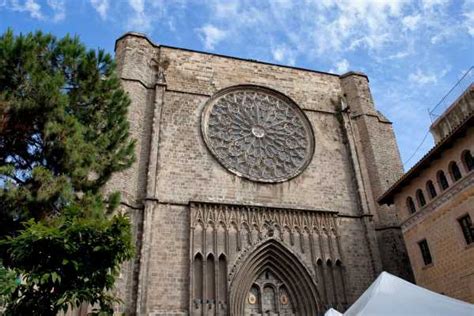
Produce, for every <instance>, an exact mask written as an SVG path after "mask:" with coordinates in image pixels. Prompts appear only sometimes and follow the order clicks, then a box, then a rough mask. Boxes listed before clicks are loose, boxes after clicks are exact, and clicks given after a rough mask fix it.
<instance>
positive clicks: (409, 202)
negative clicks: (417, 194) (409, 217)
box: [407, 197, 416, 214]
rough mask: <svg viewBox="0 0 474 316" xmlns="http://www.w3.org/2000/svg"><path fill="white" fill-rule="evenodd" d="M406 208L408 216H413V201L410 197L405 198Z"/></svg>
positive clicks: (414, 210) (414, 209) (414, 208)
mask: <svg viewBox="0 0 474 316" xmlns="http://www.w3.org/2000/svg"><path fill="white" fill-rule="evenodd" d="M407 208H408V211H409V212H410V214H413V213H415V212H416V207H415V203H413V199H412V198H411V197H408V198H407Z"/></svg>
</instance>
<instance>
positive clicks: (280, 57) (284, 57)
mask: <svg viewBox="0 0 474 316" xmlns="http://www.w3.org/2000/svg"><path fill="white" fill-rule="evenodd" d="M271 53H272V57H273V59H274V60H275V61H276V62H278V63H286V64H288V65H291V66H294V65H295V63H296V59H295V54H296V53H295V51H294V50H292V49H291V48H289V47H288V46H286V45H279V46H277V47H274V48H272V49H271Z"/></svg>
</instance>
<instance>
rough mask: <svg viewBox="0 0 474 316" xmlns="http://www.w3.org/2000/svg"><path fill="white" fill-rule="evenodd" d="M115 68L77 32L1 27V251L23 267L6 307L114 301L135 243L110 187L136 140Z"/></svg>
mask: <svg viewBox="0 0 474 316" xmlns="http://www.w3.org/2000/svg"><path fill="white" fill-rule="evenodd" d="M114 67H115V66H114V62H113V59H112V57H111V56H110V55H109V54H106V53H104V52H103V51H101V50H99V51H94V50H87V49H86V48H85V46H84V45H83V44H81V42H80V41H79V39H78V38H77V37H70V36H66V37H64V38H62V39H57V38H56V37H54V36H53V35H51V34H43V33H41V32H37V33H34V34H33V33H30V34H27V35H19V36H15V35H14V34H13V32H12V31H11V30H8V31H7V32H6V33H5V34H3V35H1V36H0V260H1V261H3V265H4V266H5V267H6V268H8V269H9V271H14V272H15V273H16V274H17V275H19V276H21V284H18V285H16V287H14V289H13V291H11V295H9V298H8V302H7V312H6V313H7V314H12V315H55V314H56V313H57V312H58V311H59V310H65V309H67V308H68V306H78V305H79V304H80V303H81V302H89V303H91V304H96V306H100V308H101V310H102V311H105V312H110V311H111V306H112V304H113V303H114V302H115V298H114V296H113V295H111V291H110V290H111V289H112V286H113V283H114V280H115V277H116V275H117V273H118V268H119V265H120V263H121V262H123V261H124V260H128V259H130V258H131V256H132V253H133V248H132V242H131V232H130V223H129V220H128V218H127V217H126V216H124V215H121V214H115V213H116V212H114V210H115V209H116V207H117V206H118V201H119V196H118V194H117V193H113V194H110V195H107V196H105V195H104V194H103V193H102V192H103V191H104V190H103V187H104V184H105V183H106V182H107V180H109V179H110V177H111V175H112V174H113V173H114V172H117V171H121V170H124V169H126V168H128V167H129V166H130V165H131V163H132V162H133V160H134V154H133V153H134V142H133V141H131V140H130V139H129V126H128V122H127V118H126V113H127V108H128V105H129V103H130V101H129V99H128V97H127V95H126V94H125V92H124V91H123V90H122V89H121V88H120V82H119V80H118V78H117V77H116V75H115V72H114V70H115V68H114Z"/></svg>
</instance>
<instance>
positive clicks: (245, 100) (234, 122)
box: [201, 86, 314, 182]
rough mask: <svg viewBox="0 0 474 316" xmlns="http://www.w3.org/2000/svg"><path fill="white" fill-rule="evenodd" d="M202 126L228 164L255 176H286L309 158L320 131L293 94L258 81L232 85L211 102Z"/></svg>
mask: <svg viewBox="0 0 474 316" xmlns="http://www.w3.org/2000/svg"><path fill="white" fill-rule="evenodd" d="M201 124H202V132H203V136H204V140H205V142H206V144H207V146H208V148H209V150H210V151H211V152H212V153H213V154H214V156H215V157H216V158H217V160H218V161H219V162H220V163H221V164H222V165H224V166H225V167H226V168H227V169H228V170H230V171H231V172H233V173H235V174H237V175H238V176H241V177H245V178H247V179H250V180H254V181H261V182H281V181H285V180H288V179H290V178H293V177H295V176H296V175H298V174H299V173H300V172H302V171H303V170H304V169H305V168H306V166H307V165H308V164H309V162H310V160H311V157H312V156H313V151H314V135H313V132H312V129H311V126H310V123H309V121H308V119H307V118H306V116H305V115H304V113H303V111H301V109H300V108H299V107H298V106H297V105H296V104H295V103H294V102H292V101H291V100H290V99H289V98H287V97H285V96H283V95H280V94H278V93H276V92H273V91H272V90H269V89H264V88H260V87H255V86H238V87H233V88H229V89H226V90H224V91H222V92H220V93H218V94H217V95H216V96H214V97H213V98H211V100H210V101H209V102H208V103H207V104H206V107H205V109H204V112H203V115H202V123H201Z"/></svg>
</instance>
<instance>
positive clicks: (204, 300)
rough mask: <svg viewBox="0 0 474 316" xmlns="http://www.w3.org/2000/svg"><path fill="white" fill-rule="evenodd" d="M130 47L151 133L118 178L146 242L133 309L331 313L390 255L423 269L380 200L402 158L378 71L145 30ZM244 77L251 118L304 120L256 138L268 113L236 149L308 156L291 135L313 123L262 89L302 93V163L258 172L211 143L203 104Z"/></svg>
mask: <svg viewBox="0 0 474 316" xmlns="http://www.w3.org/2000/svg"><path fill="white" fill-rule="evenodd" d="M116 58H117V63H118V72H119V76H120V78H121V80H122V84H123V87H124V89H125V90H126V91H127V92H128V93H129V95H130V98H131V99H132V104H131V107H130V109H129V119H130V122H131V133H132V137H134V138H135V139H137V144H138V146H137V152H136V155H137V161H136V163H135V164H134V165H133V167H132V168H131V169H129V170H127V171H125V172H123V173H122V174H119V175H116V176H114V178H113V179H112V180H111V181H110V183H109V186H108V189H109V190H119V191H120V192H122V196H123V208H124V209H125V210H126V211H128V212H130V213H131V214H134V215H133V218H134V220H135V222H134V224H135V225H136V227H137V228H136V229H135V233H136V235H135V237H136V240H137V246H138V250H139V251H138V253H139V255H138V258H137V260H136V261H134V262H131V263H129V264H127V265H125V266H124V269H123V273H122V279H121V281H120V283H119V284H118V285H117V287H118V291H119V292H120V293H122V294H121V295H122V297H123V299H124V304H123V305H122V306H119V307H118V310H119V311H123V312H126V313H127V314H138V315H229V314H230V315H241V314H242V313H250V312H252V313H257V314H258V313H260V314H263V313H266V312H271V313H278V312H282V313H283V312H285V313H286V314H289V315H310V314H314V315H321V314H323V313H324V311H325V310H326V309H328V308H329V307H332V306H333V307H335V308H337V309H339V310H343V309H344V308H345V307H346V306H348V304H351V303H352V302H353V301H354V300H356V299H357V298H358V296H359V295H360V294H361V293H362V292H363V291H364V290H365V289H366V288H367V286H368V285H369V284H370V283H371V282H372V281H373V280H374V279H375V278H376V276H377V275H378V273H379V272H381V271H382V269H385V270H388V271H389V272H392V273H395V274H398V275H402V276H405V277H409V276H410V272H409V268H408V266H406V262H405V261H403V258H405V257H406V253H405V249H404V246H403V243H402V241H401V239H400V238H399V227H398V223H397V221H396V217H394V216H393V212H392V210H391V209H389V208H385V209H384V208H381V207H377V206H376V203H375V199H376V198H377V197H378V195H379V194H381V193H382V192H383V191H384V190H385V189H386V188H388V186H390V185H391V183H392V182H393V181H395V180H396V179H397V178H398V177H399V176H400V174H401V172H402V171H401V163H400V158H399V154H398V151H397V147H396V143H395V138H394V135H393V131H392V128H391V124H390V122H389V121H388V120H387V119H386V118H385V117H383V116H382V115H381V114H380V113H379V112H378V111H376V109H375V107H374V104H373V102H372V97H371V95H370V90H369V86H368V79H367V77H366V76H365V75H364V74H360V73H348V74H346V75H345V76H341V77H340V76H338V75H334V74H328V73H323V72H317V71H312V70H307V69H299V68H293V67H285V66H280V65H273V64H268V63H261V62H256V61H250V60H243V59H239V58H232V57H227V56H220V55H215V54H208V53H203V52H195V51H190V50H185V49H180V48H173V47H168V46H160V45H156V44H154V43H152V42H151V41H150V40H148V39H147V38H146V37H145V36H143V35H141V34H135V33H128V34H125V35H124V36H123V37H121V38H119V39H118V40H117V43H116ZM226 89H230V90H226ZM235 89H237V90H238V91H241V92H239V93H240V94H239V95H243V96H246V97H247V96H248V97H249V98H253V99H251V100H253V101H245V102H244V101H239V100H240V99H239V97H235V96H232V95H228V96H229V98H228V100H231V101H229V102H230V103H229V104H230V105H228V109H229V111H231V112H232V113H234V112H235V113H236V116H237V117H239V119H240V118H241V119H246V120H248V121H247V123H246V124H248V125H249V126H250V127H252V126H253V125H251V124H254V125H255V124H257V123H256V122H257V120H261V119H267V120H269V117H270V116H271V115H275V117H272V120H277V119H276V118H277V117H278V115H282V119H284V120H286V121H287V122H293V123H295V124H296V125H295V126H297V127H293V128H292V129H291V128H286V127H285V128H281V129H278V130H276V131H277V132H275V133H277V134H278V136H275V137H276V138H275V139H276V143H275V144H270V143H266V142H265V139H262V140H255V139H252V138H248V137H254V138H258V139H260V138H264V137H265V135H267V134H268V133H267V134H266V131H265V130H264V128H273V127H272V126H273V125H272V126H270V125H268V124H267V125H265V124H260V125H258V126H257V127H258V128H263V130H260V129H259V130H258V133H257V134H255V133H253V136H252V135H251V134H249V135H246V134H245V131H244V132H242V131H241V132H242V133H243V135H242V137H244V138H245V137H247V138H245V139H246V141H247V143H246V144H247V145H245V146H249V147H242V146H244V145H239V144H240V143H239V142H238V140H237V139H232V140H230V143H229V144H228V145H222V146H241V147H239V150H238V151H234V150H233V149H232V150H231V149H229V148H227V147H225V149H226V150H225V151H223V152H228V153H230V154H229V155H231V156H232V155H233V153H236V155H237V153H239V154H242V152H244V156H241V159H245V161H247V166H248V164H249V163H248V162H249V161H252V159H254V158H256V159H260V157H263V155H262V154H259V152H258V150H268V151H269V152H271V150H274V149H275V148H276V149H277V150H278V151H279V155H281V156H279V157H281V159H282V160H281V161H280V162H279V163H280V164H281V163H282V161H286V163H290V160H285V159H291V158H287V156H286V154H288V157H294V159H296V158H297V155H293V154H294V153H292V152H291V148H293V147H291V146H293V144H292V143H291V142H292V141H294V139H297V141H298V142H300V143H299V146H302V147H301V148H302V149H303V148H305V147H304V146H306V143H305V141H304V140H303V138H302V137H300V138H294V137H293V138H292V133H299V127H298V126H299V125H298V124H299V123H296V121H292V120H294V119H296V118H294V117H293V114H291V113H289V112H285V111H283V112H281V111H280V112H278V111H276V107H277V106H278V105H277V104H276V103H275V104H273V105H268V104H266V105H265V106H263V105H262V106H260V107H259V103H258V102H276V101H271V100H274V99H275V98H276V99H278V98H280V99H281V100H289V101H288V102H290V103H291V104H294V105H295V106H296V107H297V109H298V111H302V113H303V114H302V115H303V116H304V119H305V120H307V122H308V131H309V133H310V134H308V135H311V137H313V139H312V141H314V151H313V152H312V154H311V157H310V159H309V161H308V163H307V164H301V165H302V166H303V165H304V168H303V169H302V170H301V172H300V173H298V174H297V175H296V176H295V177H293V178H291V179H286V180H285V179H283V180H282V181H281V182H272V181H271V180H269V181H268V182H260V181H252V180H248V179H247V178H245V177H241V176H239V175H238V173H236V172H231V171H229V170H228V169H227V168H226V167H224V165H225V164H222V163H221V162H219V161H218V159H216V156H215V155H214V154H213V153H212V152H211V151H210V149H209V148H208V146H207V144H206V142H205V141H204V138H203V128H202V124H203V123H202V115H203V114H202V113H203V111H204V109H205V108H206V105H207V104H209V102H210V100H212V98H213V96H215V95H216V94H218V93H227V92H226V91H234V90H235ZM254 90H258V91H265V93H264V94H263V96H262V95H261V94H258V93H257V95H255V94H252V93H251V91H254ZM228 93H231V92H228ZM266 95H268V96H266ZM232 98H234V99H232ZM232 100H234V101H232ZM226 102H227V101H226ZM257 108H258V109H266V110H265V111H264V112H265V113H264V114H261V113H260V112H257ZM272 109H275V111H273V110H272ZM252 111H254V112H252ZM258 113H260V114H258ZM295 113H296V112H295ZM225 115H227V114H225ZM225 115H224V116H223V118H222V119H223V120H225V119H226V117H228V116H225ZM246 115H247V116H246ZM249 122H250V123H249ZM275 122H278V120H277V121H275ZM229 128H232V127H231V126H229ZM204 132H205V131H204ZM224 134H225V133H224ZM277 134H273V135H277ZM229 135H234V134H232V133H229ZM211 136H212V135H211ZM226 137H227V136H226V135H221V136H219V138H218V139H227V138H226ZM232 137H233V136H232ZM255 142H260V143H259V144H261V145H259V146H256V145H255V144H254V143H255ZM268 142H270V140H268ZM301 142H303V143H301ZM213 144H214V143H213ZM216 144H217V145H216ZM216 144H214V145H215V146H219V144H218V143H216ZM265 144H267V145H265ZM272 146H273V147H272ZM272 148H273V149H272ZM288 148H290V149H288ZM295 148H296V147H295ZM244 149H245V150H244ZM266 157H267V158H268V159H269V161H266V162H264V161H260V160H259V164H258V165H259V166H264V167H265V166H270V167H269V168H270V169H268V170H270V171H271V170H276V169H272V168H273V167H275V165H273V164H272V163H274V162H275V160H273V162H272V159H273V157H274V156H272V155H270V154H267V155H266ZM232 159H234V158H232ZM232 161H234V160H232ZM235 161H236V163H239V158H236V160H235ZM240 163H242V161H240ZM259 168H260V167H259ZM265 168H266V167H265ZM275 168H276V167H275ZM285 168H286V167H285ZM288 170H292V169H291V168H290V169H288ZM257 171H258V172H260V171H261V170H257ZM270 171H268V172H270ZM249 172H251V171H249ZM272 172H273V171H272ZM275 172H277V171H275ZM265 174H266V173H265V172H263V173H259V175H260V176H262V175H263V176H264V175H265ZM250 178H251V177H250ZM210 210H212V211H210ZM206 214H210V215H206ZM394 258H401V259H400V260H392V259H394ZM259 295H260V296H262V295H263V296H262V297H264V299H263V300H262V299H259ZM309 311H311V312H309Z"/></svg>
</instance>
